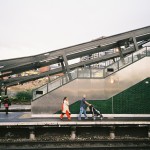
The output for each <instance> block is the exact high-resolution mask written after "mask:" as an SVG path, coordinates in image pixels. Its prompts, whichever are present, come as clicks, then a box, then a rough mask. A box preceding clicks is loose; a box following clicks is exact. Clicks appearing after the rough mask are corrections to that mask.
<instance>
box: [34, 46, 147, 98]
mask: <svg viewBox="0 0 150 150" xmlns="http://www.w3.org/2000/svg"><path fill="white" fill-rule="evenodd" d="M145 56H150V47H149V46H147V47H144V48H142V49H141V50H139V51H136V52H134V53H132V54H130V55H128V56H126V57H125V58H123V59H120V60H119V61H117V62H115V63H113V64H111V65H109V66H107V67H106V68H104V69H99V68H90V67H87V68H86V67H84V68H77V69H75V70H72V71H71V72H70V75H71V77H72V79H71V80H70V79H69V75H68V74H65V75H64V76H61V77H59V78H57V79H55V80H54V81H52V82H50V83H47V84H45V85H43V86H41V87H39V88H37V89H35V90H34V91H33V100H35V99H36V98H38V97H41V96H42V95H44V94H46V93H48V92H51V91H53V90H55V89H57V88H59V87H61V86H63V85H65V84H67V83H69V82H70V81H72V80H74V79H76V78H82V79H86V78H105V77H107V76H109V75H111V74H113V73H114V72H117V71H119V70H120V69H122V68H124V67H126V66H128V65H130V64H132V63H134V62H136V61H138V60H140V59H142V58H143V57H145Z"/></svg>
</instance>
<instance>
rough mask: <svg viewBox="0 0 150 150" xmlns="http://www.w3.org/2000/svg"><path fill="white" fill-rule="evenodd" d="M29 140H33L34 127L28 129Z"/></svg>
mask: <svg viewBox="0 0 150 150" xmlns="http://www.w3.org/2000/svg"><path fill="white" fill-rule="evenodd" d="M29 130H30V140H35V132H34V127H30V128H29Z"/></svg>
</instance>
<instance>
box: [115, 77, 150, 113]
mask: <svg viewBox="0 0 150 150" xmlns="http://www.w3.org/2000/svg"><path fill="white" fill-rule="evenodd" d="M114 113H116V114H150V78H147V79H145V80H143V81H141V82H139V83H138V84H136V85H134V86H132V87H130V88H129V89H127V90H125V91H123V92H121V93H119V94H117V95H116V96H114Z"/></svg>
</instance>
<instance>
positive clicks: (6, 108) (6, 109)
mask: <svg viewBox="0 0 150 150" xmlns="http://www.w3.org/2000/svg"><path fill="white" fill-rule="evenodd" d="M5 111H6V115H7V114H8V107H5Z"/></svg>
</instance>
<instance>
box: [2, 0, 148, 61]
mask: <svg viewBox="0 0 150 150" xmlns="http://www.w3.org/2000/svg"><path fill="white" fill-rule="evenodd" d="M149 25H150V0H0V60H2V59H8V58H15V57H22V56H29V55H36V54H40V53H44V52H48V51H52V50H56V49H59V48H63V47H67V46H72V45H75V44H79V43H82V42H87V41H90V40H92V39H95V38H98V37H101V36H110V35H115V34H118V33H122V32H126V31H130V30H133V29H137V28H141V27H145V26H149Z"/></svg>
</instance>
